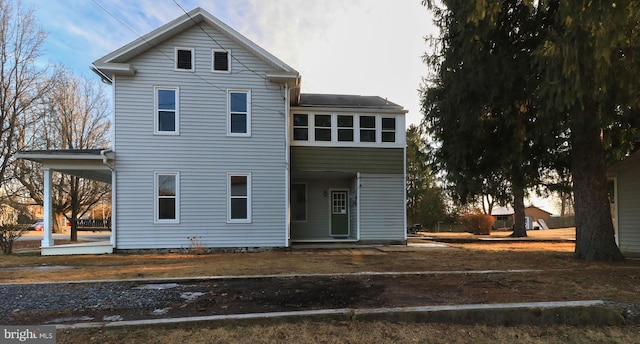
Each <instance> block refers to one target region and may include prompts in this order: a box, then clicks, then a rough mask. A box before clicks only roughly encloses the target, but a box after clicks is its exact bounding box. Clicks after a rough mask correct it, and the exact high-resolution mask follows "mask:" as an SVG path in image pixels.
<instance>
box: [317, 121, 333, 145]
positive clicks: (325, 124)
mask: <svg viewBox="0 0 640 344" xmlns="http://www.w3.org/2000/svg"><path fill="white" fill-rule="evenodd" d="M314 119H315V121H314V122H315V123H314V125H315V138H316V141H331V115H315V116H314Z"/></svg>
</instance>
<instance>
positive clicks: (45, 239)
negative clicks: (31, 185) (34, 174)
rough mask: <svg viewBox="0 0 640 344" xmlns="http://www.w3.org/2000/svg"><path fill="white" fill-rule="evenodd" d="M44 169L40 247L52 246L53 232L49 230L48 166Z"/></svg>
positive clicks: (49, 174)
mask: <svg viewBox="0 0 640 344" xmlns="http://www.w3.org/2000/svg"><path fill="white" fill-rule="evenodd" d="M42 170H43V171H44V204H43V206H44V229H43V236H42V247H51V246H53V234H52V232H51V218H52V215H53V214H52V209H53V208H52V206H51V170H50V169H49V168H46V167H45V168H43V169H42Z"/></svg>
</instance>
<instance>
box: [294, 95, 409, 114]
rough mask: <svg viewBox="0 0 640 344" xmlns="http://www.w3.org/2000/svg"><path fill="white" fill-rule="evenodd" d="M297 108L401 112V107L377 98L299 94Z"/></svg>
mask: <svg viewBox="0 0 640 344" xmlns="http://www.w3.org/2000/svg"><path fill="white" fill-rule="evenodd" d="M299 106H329V107H364V108H383V109H397V110H403V108H402V106H400V105H398V104H395V103H392V102H390V101H388V100H386V99H384V98H381V97H378V96H357V95H347V94H316V93H301V94H300V103H299Z"/></svg>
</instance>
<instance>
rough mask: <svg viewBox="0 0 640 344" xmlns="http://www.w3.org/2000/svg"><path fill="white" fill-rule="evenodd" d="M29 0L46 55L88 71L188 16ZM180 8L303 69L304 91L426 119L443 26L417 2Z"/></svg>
mask: <svg viewBox="0 0 640 344" xmlns="http://www.w3.org/2000/svg"><path fill="white" fill-rule="evenodd" d="M24 1H25V3H26V4H27V5H29V4H31V5H33V6H34V7H36V16H37V17H38V18H39V20H40V22H41V24H42V25H43V27H44V29H45V30H46V31H49V32H50V35H49V38H48V40H47V43H46V45H47V50H48V51H47V52H45V53H47V54H49V56H51V57H52V59H53V60H54V61H62V62H65V63H66V64H68V65H69V64H71V66H70V67H72V68H74V69H76V70H79V71H81V72H82V73H85V72H88V66H89V65H90V63H91V62H92V61H94V60H96V59H97V58H99V57H101V56H103V55H105V54H107V53H109V52H111V51H113V50H115V49H117V48H119V47H121V46H123V45H125V44H127V43H129V42H131V41H133V40H135V39H137V38H138V35H143V34H146V33H148V32H150V31H152V30H153V29H155V28H157V27H159V26H160V25H163V24H165V23H167V22H169V21H171V20H173V19H175V18H177V17H179V16H181V15H182V14H184V12H183V11H182V10H181V9H180V8H179V7H178V6H177V5H176V4H175V3H174V1H173V0H139V1H130V0H126V1H125V0H97V1H98V2H99V3H100V4H101V5H102V6H103V7H105V8H106V9H107V10H109V11H110V12H111V13H112V14H113V15H114V16H115V17H116V18H118V20H116V19H115V18H113V17H112V16H110V15H109V14H107V13H106V12H105V11H104V10H103V9H101V8H100V7H99V6H98V5H96V4H95V3H94V2H93V1H88V0H49V1H39V0H24ZM178 2H179V3H180V4H181V5H182V7H183V8H184V9H185V10H187V11H190V10H192V9H193V8H195V7H202V8H204V9H205V10H207V11H209V12H211V13H212V14H213V15H214V16H216V17H218V18H219V19H220V20H222V21H224V22H226V23H227V24H229V25H230V26H231V27H233V28H234V29H236V30H237V31H238V32H240V33H241V34H243V35H245V36H247V37H248V38H249V39H251V40H252V41H254V42H255V43H256V44H258V45H259V46H261V47H263V48H264V49H266V50H267V51H269V52H271V53H272V54H273V55H275V56H277V57H278V58H280V59H281V60H283V61H284V62H286V63H287V64H289V65H290V66H292V67H293V68H295V69H296V70H298V71H299V72H300V73H301V74H302V76H303V89H302V91H303V92H317V93H345V94H362V95H379V96H382V97H387V98H388V99H389V100H391V101H393V102H396V103H398V104H400V105H403V106H404V107H405V108H406V109H408V110H409V111H410V112H409V116H408V118H409V122H414V123H415V122H417V121H419V118H420V114H419V111H418V110H419V98H418V93H417V89H418V87H419V86H420V82H421V77H422V76H424V75H426V67H425V66H424V65H423V64H422V62H421V61H422V60H421V58H420V57H421V55H422V54H423V52H424V51H425V50H426V48H427V47H426V44H425V43H424V40H423V37H424V36H426V35H427V34H429V32H430V31H432V30H433V28H432V25H431V19H430V17H429V13H428V12H427V10H426V8H424V7H423V6H421V5H420V4H419V1H417V0H415V1H414V0H402V1H394V0H323V1H308V0H270V1H264V0H217V1H210V0H178ZM120 21H121V22H123V23H124V24H122V23H121V22H120ZM128 27H129V28H131V30H133V31H135V33H133V32H131V30H129V28H128Z"/></svg>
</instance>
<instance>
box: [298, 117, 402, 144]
mask: <svg viewBox="0 0 640 344" xmlns="http://www.w3.org/2000/svg"><path fill="white" fill-rule="evenodd" d="M402 123H403V122H402V117H398V116H393V115H381V114H380V115H372V114H366V115H360V114H348V113H342V114H340V113H337V114H326V112H325V113H321V114H315V113H293V117H292V123H291V128H292V135H291V137H292V141H293V142H294V145H300V146H309V145H311V146H313V145H318V146H328V145H338V146H355V147H357V146H369V147H372V146H376V145H378V144H384V146H385V147H389V146H391V145H390V143H393V144H394V145H393V146H396V145H399V144H402V142H400V141H403V139H404V136H403V134H404V133H398V126H399V125H400V126H402Z"/></svg>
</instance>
